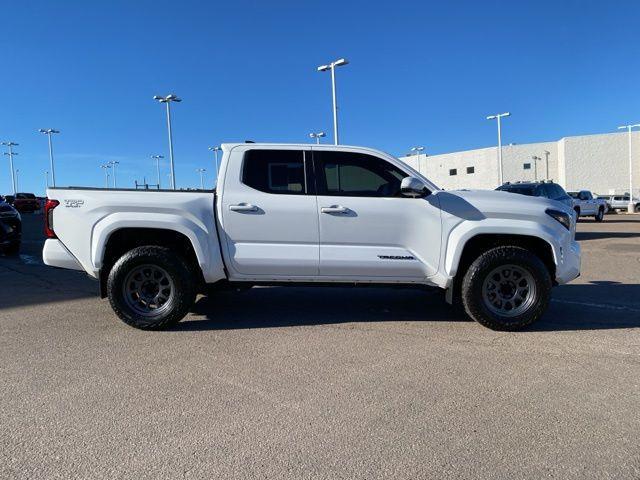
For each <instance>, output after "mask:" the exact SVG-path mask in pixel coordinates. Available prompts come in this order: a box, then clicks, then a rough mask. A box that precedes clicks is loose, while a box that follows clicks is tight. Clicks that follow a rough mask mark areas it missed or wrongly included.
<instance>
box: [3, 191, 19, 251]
mask: <svg viewBox="0 0 640 480" xmlns="http://www.w3.org/2000/svg"><path fill="white" fill-rule="evenodd" d="M21 240H22V219H21V218H20V214H19V213H18V211H17V210H16V209H15V208H13V207H12V206H11V205H9V204H8V203H6V202H4V201H2V200H0V253H5V254H8V255H15V254H17V253H18V252H19V251H20V242H21Z"/></svg>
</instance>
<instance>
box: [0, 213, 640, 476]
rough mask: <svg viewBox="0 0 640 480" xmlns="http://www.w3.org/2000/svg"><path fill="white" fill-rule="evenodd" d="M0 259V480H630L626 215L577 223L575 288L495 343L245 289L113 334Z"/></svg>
mask: <svg viewBox="0 0 640 480" xmlns="http://www.w3.org/2000/svg"><path fill="white" fill-rule="evenodd" d="M40 222H41V218H40V217H39V216H38V215H34V216H25V243H24V249H23V254H22V255H21V256H20V258H7V257H0V282H1V283H0V285H1V287H0V372H1V374H0V386H1V388H0V403H1V404H2V408H1V409H0V478H269V479H271V478H295V479H300V478H327V479H336V478H344V479H354V478H368V479H370V478H437V479H446V478H474V479H475V478H508V479H513V478H531V479H540V478H547V477H548V478H576V479H584V478H597V479H605V478H620V479H632V478H640V275H639V273H638V272H639V271H640V216H639V215H634V216H630V215H610V216H607V218H606V219H605V221H604V222H603V223H601V224H597V223H595V222H593V221H591V220H586V221H582V222H580V224H579V226H578V239H579V240H580V242H581V244H582V247H583V274H582V276H581V277H580V278H579V279H578V280H576V281H575V282H573V283H572V284H570V285H566V286H562V287H559V288H557V289H555V290H554V300H553V302H552V304H551V308H550V309H549V311H548V313H547V315H546V316H545V318H544V319H543V321H541V322H539V323H538V324H536V325H535V326H533V327H532V328H531V329H529V330H528V331H525V332H519V333H498V332H493V331H490V330H487V329H485V328H483V327H481V326H480V325H477V324H475V323H473V322H471V321H468V320H465V319H464V318H461V317H460V316H459V314H457V313H455V312H454V311H453V310H452V309H450V308H449V307H448V306H447V305H446V304H445V303H444V301H443V298H442V295H440V294H439V293H437V292H433V293H432V292H427V293H425V292H421V291H415V290H399V289H365V288H363V289H338V288H317V289H310V288H254V289H251V290H249V291H247V292H244V293H231V292H224V293H218V294H216V295H214V296H212V297H209V298H205V297H202V298H200V299H199V300H198V302H197V304H196V306H195V307H194V309H193V312H192V313H191V314H190V315H189V316H188V317H187V319H185V320H184V321H183V322H182V323H181V324H180V325H179V326H178V327H177V328H176V329H174V330H172V331H168V332H142V331H137V330H134V329H132V328H130V327H127V326H126V325H125V324H123V323H121V322H120V321H119V320H118V319H117V318H116V317H115V316H114V315H113V314H112V312H111V310H110V308H109V305H108V302H106V301H105V300H100V299H98V298H96V291H97V285H96V284H95V283H94V282H93V281H91V280H89V279H88V278H87V277H86V276H84V274H81V273H78V272H70V271H63V270H55V269H51V268H48V267H44V266H43V265H42V263H41V261H40V258H39V254H40V249H41V245H42V238H41V234H40V230H41V226H40Z"/></svg>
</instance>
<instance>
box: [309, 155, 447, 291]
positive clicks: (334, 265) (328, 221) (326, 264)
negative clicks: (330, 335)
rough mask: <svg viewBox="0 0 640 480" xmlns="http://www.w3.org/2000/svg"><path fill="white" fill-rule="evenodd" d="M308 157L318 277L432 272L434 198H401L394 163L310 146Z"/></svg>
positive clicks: (436, 227) (437, 228)
mask: <svg viewBox="0 0 640 480" xmlns="http://www.w3.org/2000/svg"><path fill="white" fill-rule="evenodd" d="M313 159H314V170H315V175H316V181H317V190H318V216H319V225H320V275H321V276H324V277H328V278H330V279H338V280H339V279H351V278H354V279H367V280H371V281H375V280H376V279H379V280H392V279H396V280H398V281H408V280H409V281H410V280H415V281H420V280H422V279H424V278H425V277H427V276H430V275H433V274H434V273H435V272H436V271H437V267H438V261H439V258H440V232H441V225H440V209H439V207H438V205H437V201H438V200H437V198H435V197H433V198H430V197H427V198H408V197H404V196H402V195H401V194H400V183H401V180H402V178H404V177H406V176H408V174H407V173H406V172H405V171H404V170H403V169H402V166H401V164H400V162H398V163H393V162H391V161H389V160H388V159H384V158H380V157H377V156H374V155H371V154H368V153H364V152H359V151H357V150H356V149H354V150H353V151H344V150H343V149H341V150H340V151H332V150H329V149H326V148H322V149H316V148H315V147H314V151H313Z"/></svg>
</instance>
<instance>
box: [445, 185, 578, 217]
mask: <svg viewBox="0 0 640 480" xmlns="http://www.w3.org/2000/svg"><path fill="white" fill-rule="evenodd" d="M437 195H438V197H439V198H440V204H441V208H442V209H443V210H445V211H448V212H449V213H451V214H452V215H455V216H457V217H462V218H465V219H467V220H481V219H483V218H487V217H500V218H522V217H538V216H539V215H540V214H543V213H544V211H545V210H546V209H548V208H552V209H554V210H559V211H562V212H566V213H568V214H572V213H573V212H572V210H571V209H570V208H568V207H567V206H566V205H564V204H562V203H560V202H556V201H555V200H550V199H548V198H544V197H529V196H527V195H520V194H519V193H510V192H503V191H500V190H453V191H447V192H438V194H437Z"/></svg>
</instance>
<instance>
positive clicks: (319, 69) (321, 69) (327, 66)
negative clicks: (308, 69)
mask: <svg viewBox="0 0 640 480" xmlns="http://www.w3.org/2000/svg"><path fill="white" fill-rule="evenodd" d="M330 68H331V67H330V66H329V65H320V66H319V67H318V71H319V72H326V71H327V70H329V69H330Z"/></svg>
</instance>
